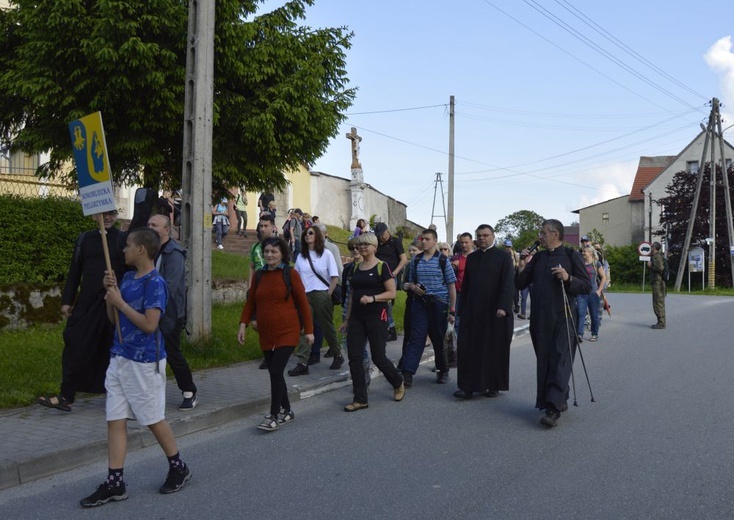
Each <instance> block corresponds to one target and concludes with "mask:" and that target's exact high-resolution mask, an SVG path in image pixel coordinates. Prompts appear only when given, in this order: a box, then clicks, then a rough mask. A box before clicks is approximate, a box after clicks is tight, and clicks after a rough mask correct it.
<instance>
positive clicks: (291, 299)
mask: <svg viewBox="0 0 734 520" xmlns="http://www.w3.org/2000/svg"><path fill="white" fill-rule="evenodd" d="M262 246H263V256H264V257H265V266H263V268H262V269H261V270H260V271H258V272H257V273H256V274H255V275H253V277H252V286H251V287H250V291H249V293H248V295H247V301H246V302H245V307H244V309H242V317H241V318H240V328H239V330H238V332H237V341H239V343H240V345H244V343H245V330H246V328H247V325H250V324H251V325H252V328H253V329H255V330H257V331H258V333H259V337H260V348H261V349H262V350H263V353H264V354H265V364H266V366H267V369H268V372H269V373H270V415H266V416H265V420H264V421H263V422H262V423H260V424H259V425H258V428H259V429H261V430H265V431H268V432H272V431H275V430H277V429H278V427H279V425H281V424H284V423H287V422H290V421H292V420H293V419H294V417H295V416H294V414H293V411H291V403H290V401H289V400H288V387H287V385H286V383H285V378H284V377H283V372H284V371H285V366H286V364H287V363H288V358H289V357H290V356H291V353H293V350H294V349H295V348H296V345H297V344H298V341H299V339H300V335H301V328H303V329H304V330H305V339H306V342H308V343H313V320H312V319H311V309H310V308H309V305H308V299H307V298H306V291H305V289H304V287H303V282H302V281H301V277H300V276H299V275H298V273H297V272H296V271H295V269H291V268H290V267H288V261H289V260H290V250H289V248H288V244H286V243H285V240H283V239H282V238H280V237H272V238H266V239H265V240H264V241H263V244H262ZM286 276H289V277H290V287H288V284H286V278H285V277H286ZM255 313H257V318H255V319H253V316H255Z"/></svg>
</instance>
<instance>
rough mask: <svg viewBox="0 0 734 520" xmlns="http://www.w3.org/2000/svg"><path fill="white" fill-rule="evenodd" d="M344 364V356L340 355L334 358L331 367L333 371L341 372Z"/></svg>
mask: <svg viewBox="0 0 734 520" xmlns="http://www.w3.org/2000/svg"><path fill="white" fill-rule="evenodd" d="M343 364H344V356H342V355H341V354H339V355H338V356H336V357H335V358H334V361H332V362H331V366H330V367H329V368H330V369H331V370H339V369H340V368H341V367H342V365H343Z"/></svg>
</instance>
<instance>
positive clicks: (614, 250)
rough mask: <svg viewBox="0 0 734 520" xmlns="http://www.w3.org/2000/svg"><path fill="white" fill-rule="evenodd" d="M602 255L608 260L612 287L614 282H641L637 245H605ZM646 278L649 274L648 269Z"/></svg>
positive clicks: (640, 265) (640, 264)
mask: <svg viewBox="0 0 734 520" xmlns="http://www.w3.org/2000/svg"><path fill="white" fill-rule="evenodd" d="M604 255H605V258H606V260H607V262H609V270H610V274H611V277H612V287H614V284H615V283H618V284H622V283H629V284H637V285H640V284H641V283H642V262H640V258H639V257H640V254H639V253H638V252H637V246H633V245H630V246H619V247H614V246H607V247H605V248H604ZM647 278H648V280H649V278H650V274H649V270H648V275H647Z"/></svg>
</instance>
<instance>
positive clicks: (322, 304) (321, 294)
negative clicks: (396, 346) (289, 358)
mask: <svg viewBox="0 0 734 520" xmlns="http://www.w3.org/2000/svg"><path fill="white" fill-rule="evenodd" d="M340 260H341V259H340ZM295 269H296V271H298V274H300V275H301V280H303V285H304V287H305V288H306V296H307V298H308V303H309V305H310V306H311V314H312V316H313V320H314V322H316V323H317V324H318V326H319V328H320V329H321V331H322V332H323V333H324V339H326V342H327V344H328V345H329V350H330V351H331V353H332V355H333V356H334V361H332V363H331V366H330V367H329V368H330V369H332V370H338V369H339V368H341V366H342V365H343V364H344V357H342V354H341V347H340V346H339V340H338V339H337V337H336V329H335V328H334V304H333V303H331V293H332V292H334V290H335V289H336V285H337V282H338V281H339V270H338V269H337V267H336V260H335V259H334V255H332V254H331V251H329V250H328V249H326V247H325V246H324V235H323V234H322V233H321V230H320V229H319V228H318V227H317V226H311V227H309V228H308V229H305V230H303V233H301V252H300V253H298V255H297V256H296V261H295ZM310 356H311V347H310V345H308V344H307V343H306V341H305V340H304V339H303V338H302V339H301V342H300V343H299V344H298V348H297V349H296V357H298V364H297V365H296V366H295V368H293V369H291V370H289V371H288V375H289V376H302V375H306V374H308V359H309V357H310Z"/></svg>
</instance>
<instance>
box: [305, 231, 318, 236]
mask: <svg viewBox="0 0 734 520" xmlns="http://www.w3.org/2000/svg"><path fill="white" fill-rule="evenodd" d="M306 234H307V235H315V234H316V233H314V232H313V231H306Z"/></svg>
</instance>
